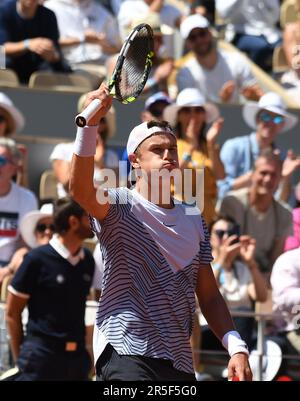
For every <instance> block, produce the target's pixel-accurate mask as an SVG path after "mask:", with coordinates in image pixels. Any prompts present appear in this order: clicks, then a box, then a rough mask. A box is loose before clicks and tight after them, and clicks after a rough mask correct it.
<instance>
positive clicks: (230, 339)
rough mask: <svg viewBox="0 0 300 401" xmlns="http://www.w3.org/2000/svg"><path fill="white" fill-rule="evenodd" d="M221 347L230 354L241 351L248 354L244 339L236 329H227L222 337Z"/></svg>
mask: <svg viewBox="0 0 300 401" xmlns="http://www.w3.org/2000/svg"><path fill="white" fill-rule="evenodd" d="M222 344H223V347H224V348H226V349H227V351H228V353H229V355H230V356H232V355H234V354H237V353H238V352H242V353H243V354H246V355H248V356H249V351H248V347H247V344H246V343H245V341H243V340H242V339H241V336H240V335H239V333H238V332H237V331H228V333H226V334H225V335H224V337H223V338H222Z"/></svg>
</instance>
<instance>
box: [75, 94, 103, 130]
mask: <svg viewBox="0 0 300 401" xmlns="http://www.w3.org/2000/svg"><path fill="white" fill-rule="evenodd" d="M100 106H101V101H100V100H99V99H94V100H92V101H91V103H90V104H89V105H88V107H86V108H85V109H84V110H83V111H82V112H81V113H80V114H78V115H77V116H76V117H75V122H76V124H77V125H78V127H85V126H86V123H87V121H88V120H89V119H90V118H92V117H93V115H95V114H96V113H97V111H98V110H99V108H100Z"/></svg>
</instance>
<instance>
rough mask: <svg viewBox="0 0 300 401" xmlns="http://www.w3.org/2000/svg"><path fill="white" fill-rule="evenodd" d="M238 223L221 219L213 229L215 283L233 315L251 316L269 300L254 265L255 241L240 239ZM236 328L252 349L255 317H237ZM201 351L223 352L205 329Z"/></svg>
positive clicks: (213, 225) (248, 237)
mask: <svg viewBox="0 0 300 401" xmlns="http://www.w3.org/2000/svg"><path fill="white" fill-rule="evenodd" d="M237 234H238V226H237V224H236V223H235V221H234V220H233V219H231V218H229V217H226V216H220V217H219V218H218V219H217V220H215V222H214V223H213V224H212V226H211V239H210V242H211V247H212V254H213V257H214V262H213V264H212V266H213V270H214V274H215V277H216V281H217V284H218V287H219V290H220V292H221V294H222V295H223V297H224V299H225V301H226V303H227V305H228V307H229V309H230V310H231V311H240V312H242V311H245V312H251V311H253V309H254V302H256V301H258V302H264V301H266V299H267V285H266V282H265V280H264V277H263V275H262V274H261V272H260V270H259V267H258V264H257V263H256V261H255V248H256V241H255V239H253V238H251V237H250V236H246V235H243V236H238V235H237ZM233 320H234V324H235V327H236V328H237V330H238V331H239V333H242V334H241V335H242V336H243V338H244V339H245V341H246V343H247V344H248V347H249V348H250V347H251V342H252V335H253V330H254V319H253V318H252V317H245V316H239V317H234V318H233ZM202 348H203V349H221V348H220V347H219V344H218V342H217V338H216V337H215V336H214V334H213V332H212V331H211V330H210V329H209V328H208V326H206V325H204V326H203V327H202Z"/></svg>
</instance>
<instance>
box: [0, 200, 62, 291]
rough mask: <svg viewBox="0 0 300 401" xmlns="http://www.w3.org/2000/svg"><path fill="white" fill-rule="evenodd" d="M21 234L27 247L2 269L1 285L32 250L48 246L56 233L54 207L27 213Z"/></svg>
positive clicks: (49, 205)
mask: <svg viewBox="0 0 300 401" xmlns="http://www.w3.org/2000/svg"><path fill="white" fill-rule="evenodd" d="M20 233H21V236H22V239H23V240H24V242H25V244H26V245H25V246H24V247H22V248H19V249H18V250H17V251H16V252H15V253H14V255H13V257H12V259H11V261H10V263H9V264H8V265H7V266H5V267H3V268H2V269H0V283H1V282H2V281H3V279H4V277H6V276H7V275H9V274H14V273H15V272H16V271H17V270H18V268H19V266H20V265H21V263H22V262H23V259H24V256H25V255H26V254H27V253H28V252H29V250H30V249H33V248H36V247H38V246H41V245H46V244H48V242H49V241H50V239H51V238H52V235H53V233H54V224H53V205H52V204H50V203H47V204H44V205H43V206H42V207H41V208H40V210H35V211H33V212H29V213H27V214H26V215H25V216H24V217H23V218H22V220H21V222H20Z"/></svg>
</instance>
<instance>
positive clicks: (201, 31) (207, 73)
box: [176, 14, 263, 103]
mask: <svg viewBox="0 0 300 401" xmlns="http://www.w3.org/2000/svg"><path fill="white" fill-rule="evenodd" d="M180 33H181V36H182V38H183V39H184V40H185V41H186V45H187V48H188V49H189V50H191V52H192V54H193V56H192V57H190V58H188V60H187V62H186V63H185V64H184V65H183V67H182V68H181V69H180V70H179V71H178V74H177V77H176V80H177V87H178V91H182V90H183V89H185V88H197V89H199V90H200V92H201V93H202V94H203V96H204V97H205V98H206V99H207V100H208V101H211V102H226V103H239V102H240V100H241V99H240V95H243V97H245V98H246V99H249V100H257V99H259V98H260V96H261V95H262V94H263V92H262V90H261V88H260V87H259V85H258V83H257V81H256V79H255V78H254V76H253V75H252V73H251V71H250V66H249V64H248V63H247V61H246V59H245V58H244V57H243V56H242V55H241V54H239V53H237V52H228V51H224V50H219V49H218V47H217V43H216V41H215V39H214V38H213V35H212V32H211V31H210V25H209V22H208V20H207V19H206V18H204V17H203V16H201V15H199V14H194V15H190V16H189V17H187V18H186V19H185V20H184V21H183V22H182V23H181V25H180Z"/></svg>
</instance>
